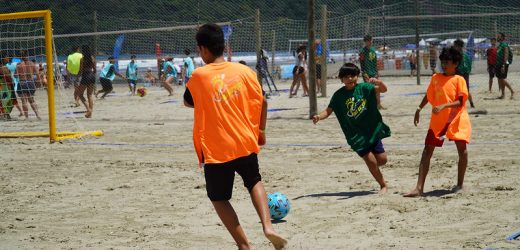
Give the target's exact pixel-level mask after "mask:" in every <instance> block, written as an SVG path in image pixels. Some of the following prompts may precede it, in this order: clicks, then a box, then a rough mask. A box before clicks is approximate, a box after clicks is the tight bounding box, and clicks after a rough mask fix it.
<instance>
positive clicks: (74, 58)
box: [67, 51, 83, 75]
mask: <svg viewBox="0 0 520 250" xmlns="http://www.w3.org/2000/svg"><path fill="white" fill-rule="evenodd" d="M81 58H83V54H81V53H80V52H79V51H76V52H74V53H72V54H70V55H69V56H68V57H67V71H68V72H69V73H71V74H73V75H77V74H78V73H79V68H80V61H81Z"/></svg>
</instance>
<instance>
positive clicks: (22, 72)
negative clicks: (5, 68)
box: [16, 59, 37, 81]
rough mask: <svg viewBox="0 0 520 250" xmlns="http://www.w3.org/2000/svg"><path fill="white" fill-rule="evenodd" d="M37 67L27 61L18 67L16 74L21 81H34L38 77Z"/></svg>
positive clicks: (23, 61)
mask: <svg viewBox="0 0 520 250" xmlns="http://www.w3.org/2000/svg"><path fill="white" fill-rule="evenodd" d="M36 73H37V70H36V65H35V64H34V63H33V62H32V61H30V60H27V59H24V60H22V62H21V63H19V64H18V65H16V74H17V75H18V77H19V79H20V80H21V81H33V80H34V76H35V75H36Z"/></svg>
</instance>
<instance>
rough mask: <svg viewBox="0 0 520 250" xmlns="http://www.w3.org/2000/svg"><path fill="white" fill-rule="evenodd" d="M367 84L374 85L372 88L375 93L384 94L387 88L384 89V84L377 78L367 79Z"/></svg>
mask: <svg viewBox="0 0 520 250" xmlns="http://www.w3.org/2000/svg"><path fill="white" fill-rule="evenodd" d="M368 81H369V82H371V83H373V84H375V86H374V88H375V90H376V91H378V92H379V93H385V92H386V91H387V90H388V88H387V87H386V85H385V83H384V82H383V81H381V80H379V79H377V78H375V77H374V78H370V79H368Z"/></svg>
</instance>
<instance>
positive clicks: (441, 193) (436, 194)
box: [424, 189, 455, 197]
mask: <svg viewBox="0 0 520 250" xmlns="http://www.w3.org/2000/svg"><path fill="white" fill-rule="evenodd" d="M449 194H455V191H453V190H452V189H437V190H432V191H430V192H426V193H424V196H426V197H443V196H445V195H449Z"/></svg>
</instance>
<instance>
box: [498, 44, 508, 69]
mask: <svg viewBox="0 0 520 250" xmlns="http://www.w3.org/2000/svg"><path fill="white" fill-rule="evenodd" d="M505 48H509V45H508V44H507V43H506V42H501V43H500V44H498V47H497V64H496V65H502V64H504V49H505ZM507 56H509V55H507ZM506 61H507V60H506Z"/></svg>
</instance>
